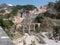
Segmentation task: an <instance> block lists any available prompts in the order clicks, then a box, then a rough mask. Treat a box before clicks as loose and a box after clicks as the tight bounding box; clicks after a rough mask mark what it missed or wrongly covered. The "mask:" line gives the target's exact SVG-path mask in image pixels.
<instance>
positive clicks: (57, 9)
mask: <svg viewBox="0 0 60 45" xmlns="http://www.w3.org/2000/svg"><path fill="white" fill-rule="evenodd" d="M54 8H55V9H56V11H58V12H60V0H58V1H56V3H55V6H54Z"/></svg>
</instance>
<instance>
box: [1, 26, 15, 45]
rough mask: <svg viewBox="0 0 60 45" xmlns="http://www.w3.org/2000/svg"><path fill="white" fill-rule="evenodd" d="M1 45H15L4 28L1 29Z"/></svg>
mask: <svg viewBox="0 0 60 45" xmlns="http://www.w3.org/2000/svg"><path fill="white" fill-rule="evenodd" d="M0 45H15V44H14V43H13V42H12V41H11V39H10V38H9V37H8V35H7V34H6V33H5V32H4V30H3V29H2V27H0Z"/></svg>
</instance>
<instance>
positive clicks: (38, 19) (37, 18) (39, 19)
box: [35, 14, 44, 23]
mask: <svg viewBox="0 0 60 45" xmlns="http://www.w3.org/2000/svg"><path fill="white" fill-rule="evenodd" d="M42 19H44V15H43V14H38V16H37V17H36V19H35V21H36V22H38V23H41V22H42Z"/></svg>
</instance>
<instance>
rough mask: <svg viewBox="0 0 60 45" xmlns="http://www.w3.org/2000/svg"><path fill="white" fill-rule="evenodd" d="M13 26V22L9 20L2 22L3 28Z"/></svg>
mask: <svg viewBox="0 0 60 45" xmlns="http://www.w3.org/2000/svg"><path fill="white" fill-rule="evenodd" d="M12 25H13V22H12V21H9V20H5V21H3V27H7V28H8V27H10V26H12Z"/></svg>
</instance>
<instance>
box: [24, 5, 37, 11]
mask: <svg viewBox="0 0 60 45" xmlns="http://www.w3.org/2000/svg"><path fill="white" fill-rule="evenodd" d="M35 8H36V7H35V6H34V5H24V6H23V9H25V10H33V9H35Z"/></svg>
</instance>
